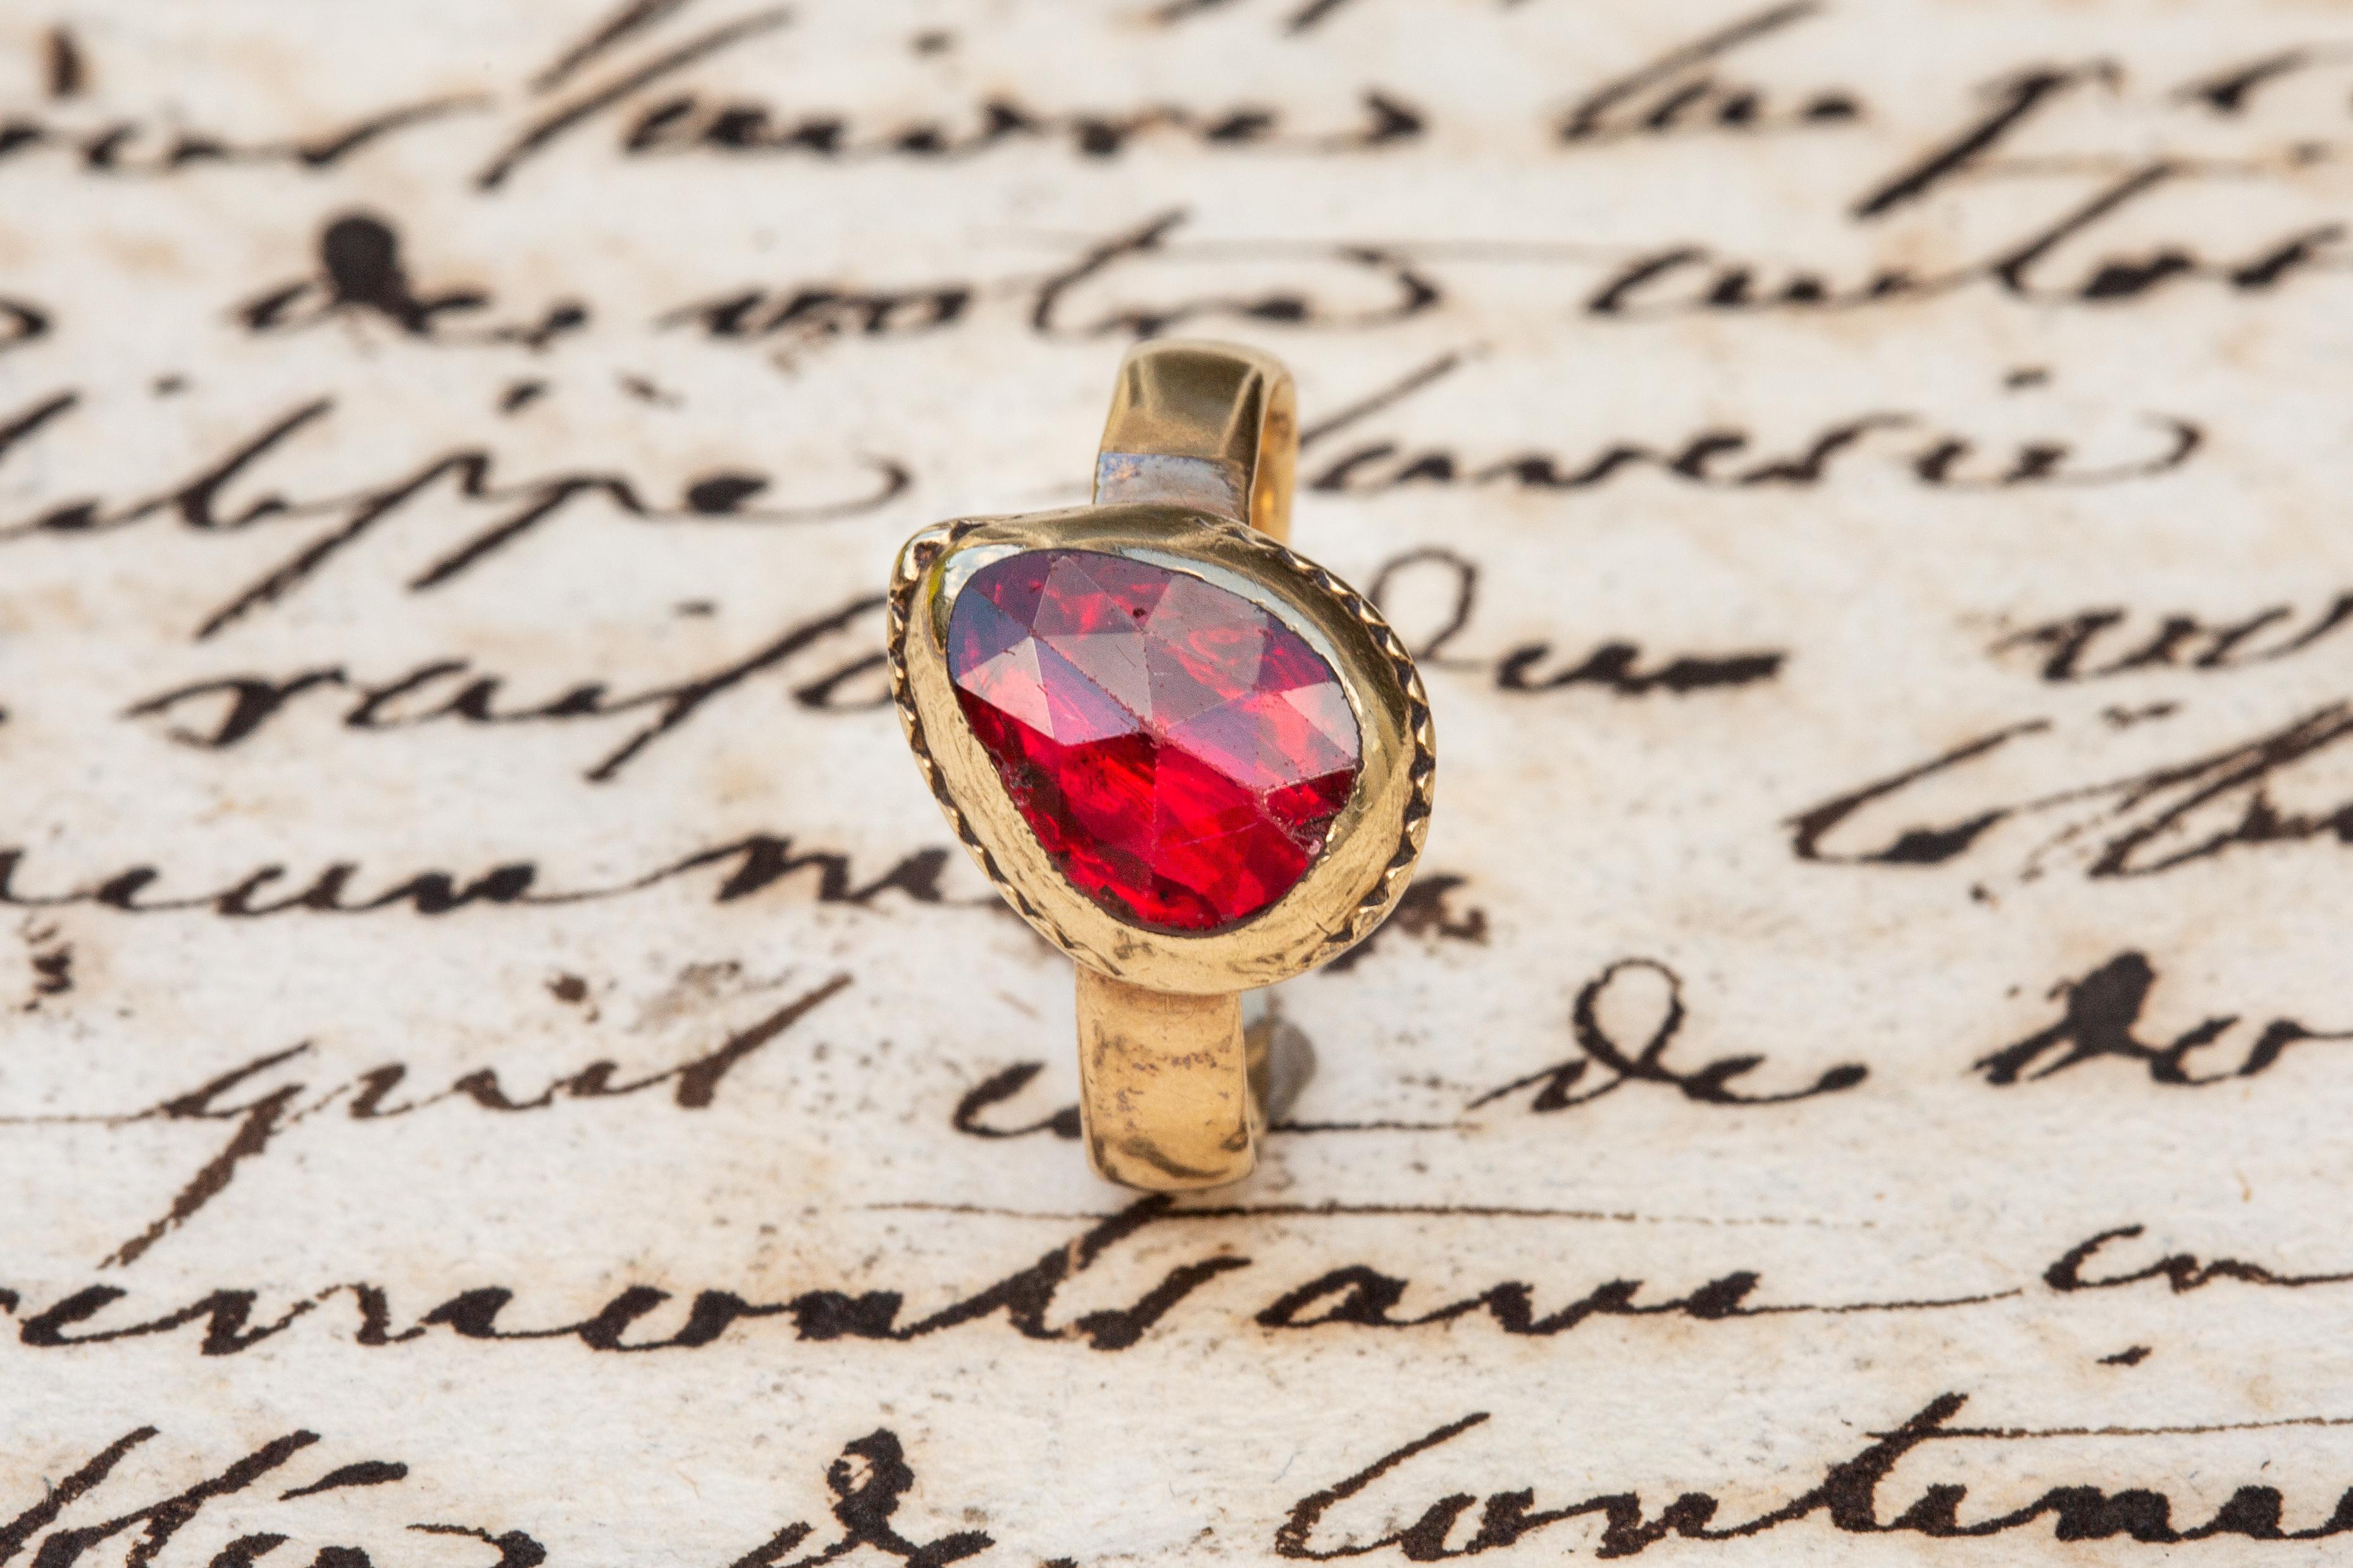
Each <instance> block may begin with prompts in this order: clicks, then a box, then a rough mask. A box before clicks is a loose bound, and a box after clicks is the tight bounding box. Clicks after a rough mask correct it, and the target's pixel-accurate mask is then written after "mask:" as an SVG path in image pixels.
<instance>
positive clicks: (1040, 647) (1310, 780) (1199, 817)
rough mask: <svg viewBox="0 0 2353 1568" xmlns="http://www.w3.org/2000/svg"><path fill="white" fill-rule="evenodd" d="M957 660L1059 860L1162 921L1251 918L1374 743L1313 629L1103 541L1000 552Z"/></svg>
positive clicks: (965, 607)
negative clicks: (1363, 732)
mask: <svg viewBox="0 0 2353 1568" xmlns="http://www.w3.org/2000/svg"><path fill="white" fill-rule="evenodd" d="M947 653H948V675H949V678H950V679H952V680H953V681H954V682H955V689H956V700H957V701H958V703H959V704H960V705H961V706H962V708H963V710H964V715H965V721H967V722H968V723H970V724H971V726H972V729H973V732H974V734H975V735H976V736H977V737H978V738H979V741H980V743H981V745H982V746H983V747H984V748H985V749H986V750H987V752H988V755H989V758H990V760H991V761H993V762H994V763H996V764H997V777H998V778H1000V779H1002V780H1003V781H1004V784H1005V789H1006V793H1007V794H1008V795H1011V796H1012V799H1013V803H1014V805H1016V806H1018V808H1019V809H1020V812H1021V816H1022V819H1023V820H1024V821H1026V822H1027V823H1028V824H1029V829H1030V831H1031V832H1032V833H1034V834H1036V835H1037V837H1038V842H1039V844H1040V845H1041V846H1042V847H1044V848H1045V850H1046V853H1047V855H1048V856H1049V857H1050V858H1051V859H1052V861H1053V863H1054V865H1055V867H1056V868H1058V869H1059V870H1060V872H1061V873H1062V875H1063V876H1065V877H1066V878H1068V879H1070V880H1071V883H1072V884H1073V885H1074V886H1076V887H1078V888H1079V889H1082V891H1084V892H1085V893H1086V894H1087V895H1088V896H1089V897H1091V898H1092V899H1093V900H1095V901H1096V902H1097V903H1099V904H1101V905H1102V906H1103V908H1105V909H1106V910H1110V911H1111V912H1112V913H1113V914H1114V915H1117V916H1119V917H1120V918H1122V919H1124V920H1128V921H1134V923H1136V924H1139V925H1143V926H1148V927H1152V928H1155V929H1158V930H1164V931H1211V930H1215V929H1216V928H1218V927H1219V926H1226V925H1231V924H1233V923H1234V922H1235V921H1242V920H1247V919H1249V918H1250V916H1252V915H1254V914H1257V913H1258V912H1259V911H1260V910H1263V909H1265V908H1266V907H1267V906H1269V905H1270V904H1272V903H1273V902H1274V901H1275V900H1278V899H1280V898H1282V895H1283V894H1285V893H1287V892H1289V891H1290V890H1291V889H1292V888H1293V886H1294V885H1296V884H1297V882H1298V881H1299V879H1300V878H1301V877H1303V875H1305V874H1306V871H1307V868H1308V867H1309V865H1311V864H1312V863H1313V862H1314V858H1315V857H1316V856H1317V854H1319V853H1320V852H1321V851H1322V850H1323V847H1324V836H1325V834H1326V833H1327V832H1328V831H1329V830H1330V828H1331V826H1332V822H1333V819H1334V818H1335V817H1336V816H1339V814H1340V810H1341V808H1342V807H1343V806H1344V805H1346V804H1347V801H1348V794H1349V791H1350V790H1351V789H1352V788H1354V787H1355V784H1356V773H1357V769H1358V767H1359V765H1360V764H1361V761H1362V755H1363V753H1362V744H1361V740H1360V737H1359V735H1358V733H1357V730H1356V715H1355V714H1354V713H1353V712H1352V711H1351V710H1349V707H1348V699H1347V696H1346V694H1345V692H1344V691H1342V689H1341V688H1340V681H1339V678H1338V677H1337V676H1335V674H1334V673H1333V671H1332V668H1331V667H1330V666H1329V665H1327V664H1325V663H1324V660H1323V659H1322V658H1320V657H1319V656H1318V655H1317V654H1316V653H1315V651H1314V649H1313V648H1311V647H1308V645H1307V643H1306V641H1305V639H1304V638H1303V637H1300V636H1299V634H1298V633H1297V632H1294V631H1293V630H1292V629H1291V628H1290V627H1289V626H1284V625H1283V624H1282V622H1281V621H1278V620H1276V619H1275V618H1274V617H1273V616H1271V615H1269V614H1268V613H1267V612H1266V611H1265V610H1263V609H1261V608H1260V607H1259V606H1258V605H1254V604H1252V603H1251V602H1250V600H1248V599H1246V598H1243V597H1242V596H1241V595H1239V594H1236V593H1233V592H1231V591H1229V590H1228V589H1225V588H1221V587H1219V586H1218V585H1217V584H1213V583H1210V582H1208V581H1207V580H1205V579H1203V578H1200V577H1197V576H1194V575H1192V574H1189V573H1186V572H1180V571H1175V570H1171V569H1169V568H1167V567H1163V566H1158V565H1155V564H1153V563H1149V562H1144V561H1137V560H1134V559H1131V558H1129V557H1127V556H1123V555H1113V554H1109V553H1106V552H1101V551H1092V550H1032V551H1026V552H1022V553H1020V554H1018V555H1011V556H1008V557H1007V558H1005V559H1004V560H1001V561H996V562H992V563H989V564H987V565H986V566H983V567H982V568H980V570H978V571H977V572H976V573H974V574H973V575H972V577H971V579H970V581H968V582H967V583H966V584H965V586H964V589H963V591H962V592H961V593H960V594H958V595H957V596H956V601H955V612H954V614H953V615H952V616H950V618H949V624H948V648H947Z"/></svg>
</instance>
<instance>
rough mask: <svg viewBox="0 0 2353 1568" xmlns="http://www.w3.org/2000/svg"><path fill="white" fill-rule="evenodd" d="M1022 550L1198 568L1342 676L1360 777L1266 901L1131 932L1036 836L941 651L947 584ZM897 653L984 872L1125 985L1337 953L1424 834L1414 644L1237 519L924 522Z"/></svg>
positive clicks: (895, 686) (1088, 516)
mask: <svg viewBox="0 0 2353 1568" xmlns="http://www.w3.org/2000/svg"><path fill="white" fill-rule="evenodd" d="M1032 550H1092V551H1101V552H1107V553H1111V554H1116V555H1125V556H1129V557H1132V558H1134V559H1136V560H1139V561H1144V562H1147V563H1151V564H1153V565H1156V566H1160V567H1163V568H1166V569H1171V570H1176V571H1181V572H1187V573H1191V574H1195V575H1198V576H1199V577H1201V578H1203V579H1205V580H1207V581H1208V582H1210V583H1212V584H1215V585H1217V586H1219V587H1221V588H1224V589H1226V590H1228V591H1229V592H1231V593H1234V594H1237V595H1240V596H1241V597H1243V598H1245V599H1247V600H1249V601H1250V603H1252V604H1254V605H1258V606H1259V607H1260V608H1261V609H1262V610H1264V611H1265V612H1266V613H1268V614H1269V615H1271V616H1273V617H1275V618H1276V619H1277V620H1279V621H1281V622H1282V624H1283V625H1284V626H1288V627H1290V628H1291V629H1292V630H1293V631H1294V632H1296V633H1297V634H1298V635H1299V636H1300V637H1303V639H1304V640H1305V641H1306V642H1307V643H1308V645H1309V646H1310V647H1312V648H1314V651H1315V652H1316V654H1317V655H1318V656H1319V657H1321V658H1323V659H1324V661H1325V662H1326V663H1327V664H1328V665H1329V666H1330V667H1331V668H1332V670H1333V672H1334V674H1335V676H1336V677H1337V678H1338V680H1339V684H1340V689H1341V690H1342V692H1343V693H1344V694H1345V696H1346V698H1347V700H1348V705H1349V708H1350V710H1352V711H1353V713H1354V714H1355V716H1356V727H1357V733H1358V741H1359V746H1360V750H1361V753H1362V754H1361V758H1360V761H1359V764H1358V771H1357V774H1356V784H1355V785H1354V787H1353V788H1352V789H1351V791H1350V793H1349V797H1348V800H1347V803H1346V804H1345V805H1344V806H1343V807H1342V809H1341V811H1340V814H1339V816H1337V817H1336V818H1335V819H1334V821H1333V823H1332V825H1331V827H1330V829H1329V830H1328V832H1327V833H1326V836H1325V839H1324V848H1323V851H1322V852H1321V853H1320V854H1319V855H1317V856H1316V858H1315V859H1314V861H1313V862H1312V863H1311V864H1310V865H1309V866H1308V868H1307V869H1306V871H1305V872H1304V873H1303V875H1302V876H1301V877H1300V879H1299V880H1298V882H1297V883H1295V884H1294V885H1293V887H1292V888H1291V889H1289V890H1288V891H1287V892H1285V893H1284V894H1283V895H1282V897H1281V898H1279V899H1277V900H1275V901H1274V902H1273V903H1271V904H1270V905H1268V906H1267V907H1266V908H1265V909H1263V910H1260V911H1259V912H1258V913H1256V914H1254V915H1251V916H1250V917H1249V918H1247V919H1245V920H1242V921H1237V922H1235V923H1234V924H1232V925H1229V926H1225V927H1221V928H1219V929H1218V930H1216V931H1204V932H1198V933H1194V932H1176V931H1155V930H1151V929H1148V928H1145V927H1143V926H1139V925H1136V924H1134V923H1133V922H1131V921H1127V920H1124V919H1123V918H1121V917H1120V916H1119V915H1116V914H1114V913H1113V912H1112V911H1111V910H1107V909H1105V908H1104V907H1103V905H1101V904H1099V903H1097V902H1096V901H1095V900H1093V899H1092V898H1091V897H1089V896H1088V895H1087V894H1086V893H1085V892H1083V891H1082V890H1081V889H1079V888H1077V887H1075V886H1073V885H1072V884H1071V882H1070V881H1069V880H1068V879H1065V878H1064V877H1063V875H1062V873H1061V872H1060V869H1059V868H1056V867H1055V865H1054V863H1053V861H1052V859H1051V858H1050V857H1049V856H1048V854H1047V853H1046V850H1045V848H1044V847H1042V846H1041V845H1039V842H1038V840H1037V837H1036V836H1035V835H1034V834H1033V833H1032V832H1031V831H1030V829H1029V824H1028V823H1027V822H1026V821H1025V820H1024V819H1023V818H1022V816H1021V813H1020V809H1019V807H1018V806H1017V805H1015V804H1014V802H1013V799H1012V797H1011V796H1010V795H1008V794H1007V793H1006V790H1005V785H1004V783H1003V781H1002V780H1001V779H1000V778H999V776H998V774H997V767H996V764H995V763H994V762H993V761H992V760H991V758H990V757H989V755H988V753H987V751H986V750H985V749H984V748H983V747H982V745H981V744H980V742H979V740H978V739H977V738H976V736H975V735H974V734H973V733H972V731H971V730H970V728H969V727H968V726H967V725H966V724H965V719H964V715H963V712H962V710H961V708H960V707H959V705H958V702H957V700H956V695H955V687H954V683H953V682H952V680H951V679H950V678H949V674H948V666H947V657H946V646H947V627H948V622H949V617H950V616H952V615H953V613H954V611H955V596H956V595H957V593H958V592H960V591H961V590H962V588H963V587H964V585H965V583H967V582H968V581H969V580H970V579H971V576H972V574H973V573H975V572H976V571H977V570H979V569H980V568H981V567H982V566H984V565H987V563H990V562H992V561H997V560H1001V559H1003V558H1005V557H1006V556H1008V555H1011V554H1016V553H1019V552H1025V551H1032ZM890 661H891V689H892V699H893V700H894V702H895V704H896V706H897V709H898V711H899V719H900V722H901V724H902V726H903V727H904V729H905V731H906V733H907V742H908V744H909V745H910V746H911V747H912V748H913V751H914V753H915V756H916V759H917V762H918V763H919V764H920V765H921V766H922V768H923V775H924V779H925V781H926V782H927V783H928V784H930V785H931V789H932V794H933V795H934V797H935V798H936V799H937V800H938V801H939V803H940V806H941V809H942V810H943V811H944V813H945V814H946V816H947V818H948V822H949V824H950V825H951V826H953V827H954V828H955V833H956V837H957V838H958V839H959V840H960V841H962V842H963V844H964V845H965V847H966V848H967V849H968V850H970V851H971V852H972V855H973V858H975V860H976V862H977V863H978V864H979V866H980V868H981V870H982V872H983V874H985V875H986V876H987V878H988V879H989V881H990V882H991V883H992V884H993V885H994V886H995V887H996V888H997V890H998V891H999V892H1000V893H1002V894H1003V895H1004V896H1005V898H1006V900H1007V901H1008V902H1009V903H1010V904H1011V905H1012V906H1013V908H1014V909H1015V910H1017V911H1018V912H1019V913H1020V915H1021V916H1022V917H1023V918H1024V919H1025V920H1027V921H1029V923H1030V925H1031V926H1033V927H1035V928H1036V929H1037V931H1038V932H1039V935H1041V936H1043V937H1044V938H1045V939H1046V940H1047V941H1048V942H1052V943H1053V944H1054V945H1055V946H1056V947H1057V948H1059V949H1060V950H1061V951H1062V952H1065V953H1067V954H1069V955H1070V956H1071V958H1072V959H1074V960H1076V961H1078V962H1079V963H1083V964H1086V965H1087V966H1088V967H1090V968H1092V969H1094V970H1096V971H1098V972H1100V973H1104V974H1108V975H1110V976H1112V977H1113V978H1114V979H1118V980H1123V981H1125V982H1127V983H1129V984H1134V985H1141V986H1148V987H1150V988H1152V989H1154V990H1158V991H1169V992H1180V993H1186V994H1197V995H1212V994H1221V993H1230V992H1234V991H1237V990H1242V989H1247V988H1250V987H1255V986H1261V985H1271V984H1276V983H1277V982H1279V981H1282V980H1285V979H1288V978H1290V977H1291V976H1293V975H1294V974H1298V973H1302V972H1303V971H1305V970H1308V969H1312V968H1314V966H1315V965H1317V964H1319V963H1324V962H1325V961H1327V960H1329V959H1332V958H1335V957H1337V956H1338V955H1339V954H1340V953H1342V952H1345V951H1346V950H1347V949H1348V948H1349V947H1351V946H1353V945H1354V944H1355V943H1356V942H1359V941H1361V940H1363V938H1364V937H1366V935H1368V934H1370V933H1371V931H1372V930H1373V929H1374V928H1375V927H1376V926H1377V925H1378V924H1380V922H1381V921H1382V919H1383V918H1384V917H1386V916H1387V915H1388V911H1389V910H1390V908H1391V907H1392V906H1393V905H1394V904H1395V903H1396V902H1397V900H1398V896H1399V895H1400V894H1402V893H1403V892H1404V890H1405V886H1406V882H1407V879H1408V878H1409V875H1410V873H1411V871H1412V868H1413V864H1414V861H1415V860H1416V858H1418V857H1419V855H1420V853H1421V847H1422V841H1423V839H1424V838H1425V837H1426V836H1427V834H1428V832H1429V825H1430V796H1431V786H1432V784H1433V783H1434V780H1435V775H1436V771H1437V755H1436V750H1435V741H1434V737H1433V735H1432V732H1431V726H1430V704H1429V701H1428V700H1427V698H1426V697H1425V695H1424V693H1423V690H1422V686H1421V677H1420V674H1419V671H1417V670H1416V669H1415V668H1414V663H1413V658H1412V656H1411V655H1410V654H1409V653H1408V652H1407V650H1406V648H1405V646H1404V645H1403V644H1402V643H1401V642H1399V641H1398V637H1397V634H1396V633H1395V632H1394V631H1392V630H1391V629H1390V627H1389V626H1388V622H1387V621H1385V620H1384V619H1382V617H1381V615H1380V613H1379V612H1378V611H1377V610H1376V609H1375V608H1374V607H1373V606H1372V605H1371V604H1370V603H1369V602H1368V601H1366V599H1365V597H1364V596H1363V595H1360V594H1358V593H1357V592H1356V590H1355V589H1353V588H1351V587H1349V586H1348V585H1347V584H1345V583H1343V582H1341V581H1340V580H1339V579H1338V578H1337V577H1335V576H1333V575H1332V574H1330V573H1329V572H1327V571H1325V570H1324V568H1322V567H1321V566H1318V565H1316V564H1315V563H1314V562H1312V561H1309V560H1308V559H1306V558H1305V557H1304V556H1302V555H1300V554H1298V553H1297V552H1294V551H1293V550H1291V549H1290V548H1288V547H1287V546H1285V545H1284V544H1282V543H1281V542H1279V541H1277V540H1275V539H1273V538H1271V537H1270V536H1269V535H1267V534H1265V533H1263V532H1260V531H1257V530H1254V529H1252V528H1250V527H1249V526H1248V525H1247V524H1244V523H1241V522H1239V521H1233V520H1231V519H1228V518H1222V517H1216V516H1212V515H1210V514H1208V513H1206V512H1202V511H1199V510H1194V509H1192V508H1189V507H1184V506H1171V505H1163V504H1155V503H1130V504H1124V505H1113V506H1090V507H1077V508H1072V509H1070V510H1062V511H1050V512H1030V513H1025V514H1022V515H1020V516H1014V517H994V518H967V519H961V520H958V521H952V522H944V523H940V524H937V525H935V526H934V527H932V528H928V529H925V530H924V531H922V532H920V533H918V534H916V535H915V536H914V537H913V539H910V540H909V541H908V542H907V543H906V544H905V546H904V547H903V548H902V550H901V551H900V552H899V558H898V561H897V563H895V565H894V567H893V569H892V579H891V595H890Z"/></svg>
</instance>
